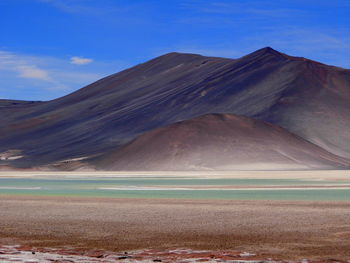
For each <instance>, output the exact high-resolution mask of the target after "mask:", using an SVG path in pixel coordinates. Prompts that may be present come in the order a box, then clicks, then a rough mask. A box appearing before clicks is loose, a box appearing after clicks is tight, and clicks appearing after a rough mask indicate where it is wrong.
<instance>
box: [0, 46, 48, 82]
mask: <svg viewBox="0 0 350 263" xmlns="http://www.w3.org/2000/svg"><path fill="white" fill-rule="evenodd" d="M0 70H4V71H12V72H15V73H16V74H17V76H18V77H20V78H29V79H37V80H42V81H52V79H51V77H50V75H49V73H48V72H47V71H46V70H44V69H42V68H40V67H38V66H37V65H35V64H34V63H33V61H30V60H28V59H26V58H25V57H21V56H19V55H16V54H14V53H11V52H6V51H0Z"/></svg>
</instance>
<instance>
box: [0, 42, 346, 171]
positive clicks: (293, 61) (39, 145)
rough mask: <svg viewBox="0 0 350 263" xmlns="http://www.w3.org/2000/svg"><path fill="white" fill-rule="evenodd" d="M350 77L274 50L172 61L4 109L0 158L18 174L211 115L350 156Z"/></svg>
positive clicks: (164, 60) (170, 56) (171, 58)
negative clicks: (237, 118) (256, 122)
mask: <svg viewBox="0 0 350 263" xmlns="http://www.w3.org/2000/svg"><path fill="white" fill-rule="evenodd" d="M349 105H350V71H348V70H344V69H340V68H336V67H330V66H326V65H323V64H320V63H317V62H313V61H310V60H306V59H303V58H296V57H290V56H287V55H285V54H282V53H279V52H277V51H275V50H273V49H271V48H264V49H261V50H258V51H256V52H254V53H252V54H250V55H247V56H245V57H242V58H240V59H237V60H232V59H223V58H211V57H203V56H199V55H193V54H179V53H170V54H167V55H164V56H161V57H158V58H156V59H153V60H151V61H148V62H146V63H144V64H140V65H138V66H136V67H133V68H131V69H128V70H125V71H123V72H120V73H117V74H114V75H111V76H109V77H106V78H104V79H102V80H100V81H97V82H95V83H93V84H91V85H89V86H87V87H85V88H83V89H80V90H78V91H77V92H74V93H72V94H69V95H67V96H65V97H62V98H59V99H56V100H53V101H48V102H42V103H38V104H30V105H22V106H21V107H18V106H8V107H0V121H1V123H0V153H1V152H4V151H7V150H10V149H11V150H13V149H15V150H21V152H22V155H23V156H24V157H23V158H20V159H17V160H15V161H13V162H11V163H12V164H14V165H17V166H32V165H41V164H46V163H50V162H55V161H58V160H63V159H69V158H75V157H84V156H90V155H94V154H100V153H104V152H106V151H109V150H112V149H115V148H118V147H120V146H121V145H124V144H125V143H127V142H129V141H130V140H132V139H134V138H135V137H136V136H137V135H140V134H142V133H144V132H146V131H149V130H152V129H155V128H159V127H162V126H165V125H168V124H171V123H173V122H176V121H181V120H187V119H191V118H194V117H197V116H200V115H204V114H208V113H234V114H239V115H245V116H248V117H254V118H259V119H262V120H267V121H269V122H272V123H274V124H276V125H280V126H282V127H284V128H286V129H288V130H290V131H292V132H293V133H295V134H297V135H300V136H302V137H304V138H305V139H307V140H310V141H312V142H314V143H316V144H318V145H322V146H323V147H325V148H326V149H328V150H329V151H331V152H333V153H336V154H339V155H342V156H345V157H350V139H349V138H350V134H349V133H350V117H349V116H350V107H349Z"/></svg>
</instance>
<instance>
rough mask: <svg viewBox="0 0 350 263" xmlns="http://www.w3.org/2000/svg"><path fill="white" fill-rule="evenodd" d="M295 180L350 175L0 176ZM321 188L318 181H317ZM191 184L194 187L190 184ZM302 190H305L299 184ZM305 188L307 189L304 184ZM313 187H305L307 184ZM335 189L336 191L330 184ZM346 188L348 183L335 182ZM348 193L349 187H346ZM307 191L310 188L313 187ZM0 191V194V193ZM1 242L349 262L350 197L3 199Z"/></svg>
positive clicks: (15, 196)
mask: <svg viewBox="0 0 350 263" xmlns="http://www.w3.org/2000/svg"><path fill="white" fill-rule="evenodd" d="M89 175H91V176H95V177H96V176H100V177H101V178H103V177H113V178H118V177H119V178H123V177H124V178H125V177H126V178H129V177H130V178H132V177H133V176H134V177H142V176H144V177H147V176H152V177H155V178H157V176H161V175H163V176H165V175H166V176H167V177H172V176H174V177H181V176H182V177H183V178H199V177H200V178H207V177H215V178H241V179H253V178H259V179H277V178H282V179H295V178H300V179H302V180H306V179H309V180H314V181H317V182H318V183H319V182H320V181H322V180H325V181H326V182H327V180H332V181H339V182H344V184H345V185H346V182H347V181H349V179H348V178H349V172H348V171H314V172H310V171H294V172H278V171H274V172H268V171H266V172H253V171H244V172H231V174H230V173H229V172H215V173H210V172H209V173H206V172H200V173H199V172H194V173H191V172H186V173H180V172H176V173H171V172H167V173H163V172H157V173H151V172H144V173H140V172H138V173H131V172H129V173H121V172H120V173H100V174H89V173H85V172H75V173H73V174H69V173H54V172H52V173H47V172H45V173H40V172H37V173H35V172H32V173H27V174H23V175H21V174H18V173H17V174H16V173H14V172H11V173H8V172H4V173H2V174H1V177H0V178H14V177H16V178H21V176H22V178H28V177H29V178H38V177H40V178H45V177H50V176H51V177H54V176H58V177H69V176H75V177H84V176H85V177H86V178H88V177H89ZM321 185H322V184H321ZM192 187H193V186H192ZM299 187H303V186H299ZM305 187H307V186H305ZM308 187H310V186H308ZM335 187H336V186H335ZM339 187H342V189H344V188H345V189H347V188H348V186H343V184H340V185H339ZM349 188H350V187H349ZM310 191H312V190H310ZM0 192H1V189H0ZM0 211H1V217H0V244H1V245H3V246H4V245H5V246H6V245H22V246H27V247H29V248H30V249H31V250H35V249H39V248H56V249H63V248H72V249H74V250H77V251H85V252H84V253H88V251H95V250H99V251H114V252H118V253H119V252H120V253H121V252H128V253H130V251H135V250H144V249H157V250H166V249H180V248H181V249H194V250H206V251H212V252H213V253H214V252H215V251H216V252H218V251H236V252H237V251H238V252H240V253H242V252H249V253H253V254H256V257H258V258H260V259H267V258H272V259H274V260H295V261H301V260H303V259H308V260H321V261H329V260H338V261H344V262H347V261H348V260H350V196H349V200H342V201H334V200H333V201H327V200H322V199H320V200H312V201H310V200H309V201H307V200H218V199H215V200H214V199H203V198H202V199H186V198H183V199H181V198H176V199H174V198H173V199H169V198H137V197H135V198H106V197H95V196H93V197H88V196H84V197H81V196H55V195H50V196H42V195H41V196H39V195H35V194H30V195H26V194H7V193H1V195H0Z"/></svg>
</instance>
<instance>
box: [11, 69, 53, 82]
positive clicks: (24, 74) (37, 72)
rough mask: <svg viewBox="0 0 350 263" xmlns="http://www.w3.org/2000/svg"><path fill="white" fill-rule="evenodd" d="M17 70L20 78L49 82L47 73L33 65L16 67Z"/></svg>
mask: <svg viewBox="0 0 350 263" xmlns="http://www.w3.org/2000/svg"><path fill="white" fill-rule="evenodd" d="M17 70H18V74H19V76H20V77H21V78H28V79H38V80H45V81H50V80H51V78H50V76H49V73H48V72H46V71H45V70H43V69H40V68H38V67H36V66H34V65H19V66H18V67H17Z"/></svg>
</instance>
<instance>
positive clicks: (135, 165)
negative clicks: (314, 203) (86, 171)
mask: <svg viewBox="0 0 350 263" xmlns="http://www.w3.org/2000/svg"><path fill="white" fill-rule="evenodd" d="M94 163H95V165H97V167H98V168H100V169H103V170H105V169H107V170H208V169H210V170H264V169H267V170H274V169H275V170H279V169H288V170H295V169H344V168H349V167H350V161H346V160H344V159H342V158H340V157H338V156H335V155H333V154H330V153H328V152H326V151H325V150H323V149H322V148H320V147H318V146H316V145H314V144H311V143H309V142H307V141H305V140H303V139H302V138H300V137H298V136H295V135H293V134H291V133H289V132H288V131H286V130H284V129H283V128H280V127H277V126H274V125H271V124H269V123H266V122H263V121H257V120H253V119H250V118H246V117H242V116H236V115H232V114H209V115H204V116H201V117H197V118H194V119H191V120H187V121H182V122H178V123H175V124H171V125H169V126H166V127H162V128H159V129H156V130H153V131H150V132H147V133H145V134H143V135H141V136H140V137H138V138H136V139H135V140H134V141H133V142H131V143H130V144H127V145H126V146H124V147H122V148H120V149H118V150H116V151H113V152H110V153H108V154H105V155H104V156H101V157H99V158H98V159H97V160H96V161H95V162H94Z"/></svg>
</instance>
